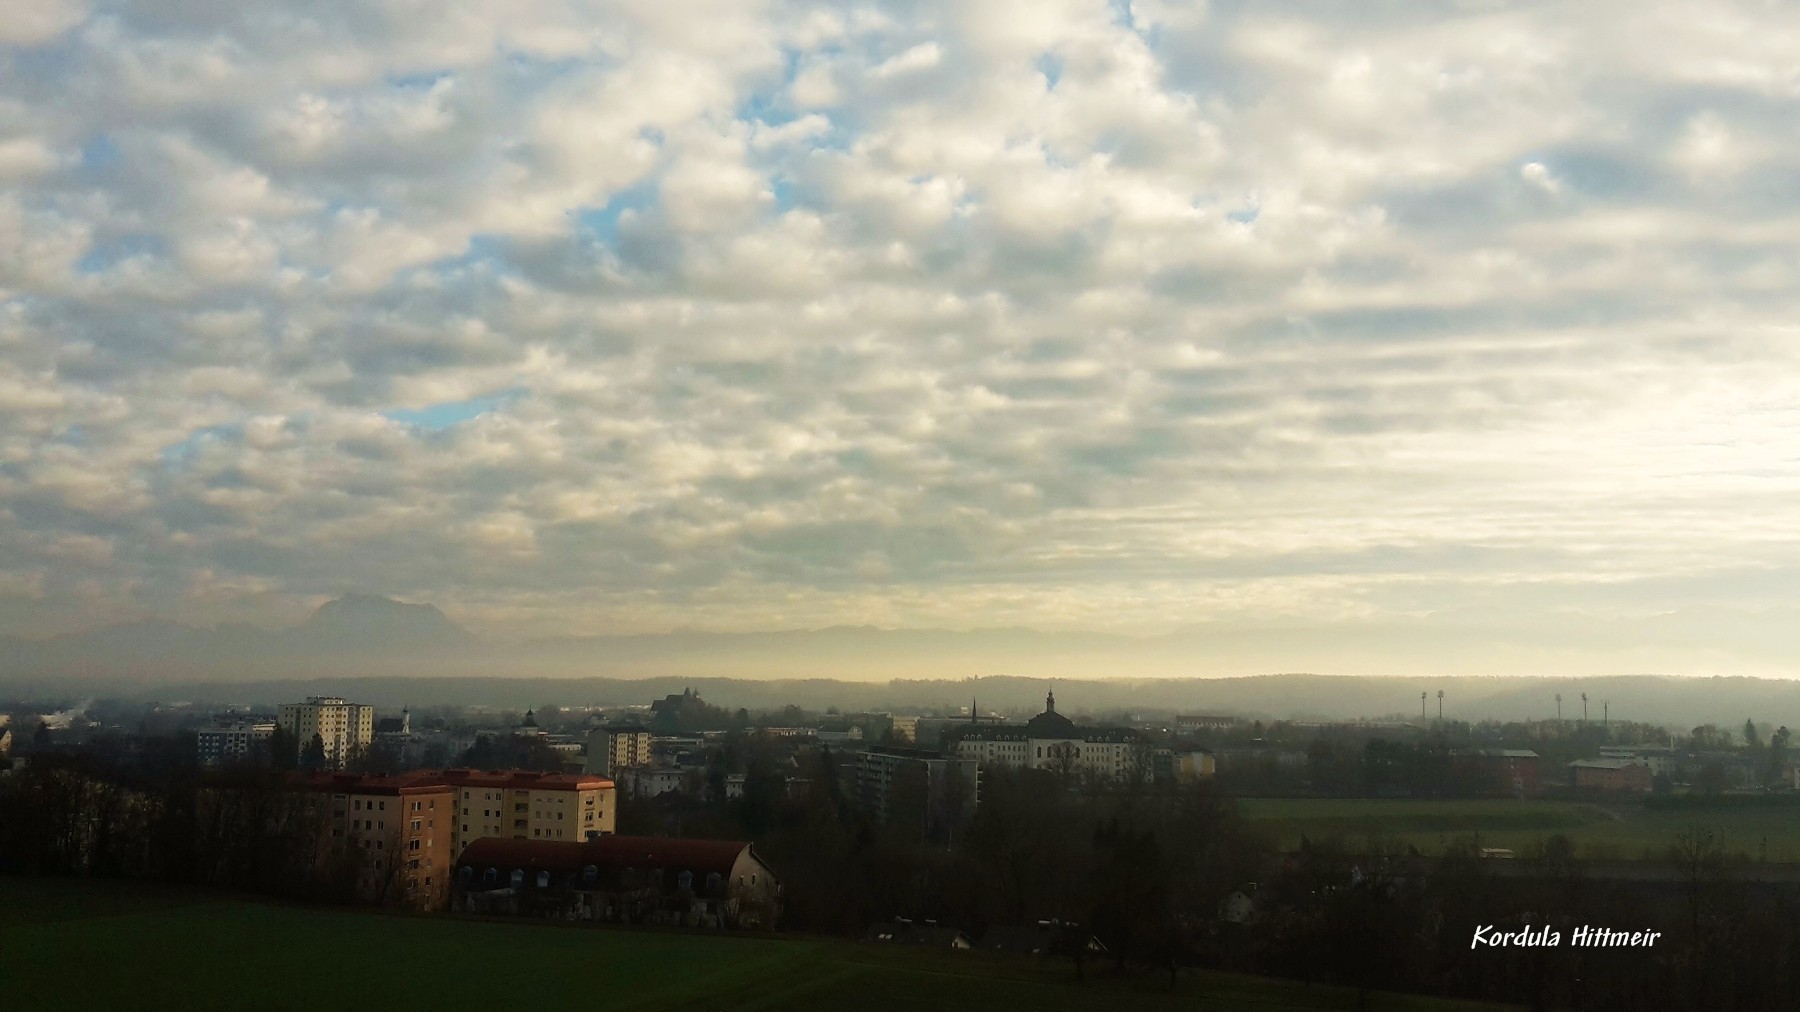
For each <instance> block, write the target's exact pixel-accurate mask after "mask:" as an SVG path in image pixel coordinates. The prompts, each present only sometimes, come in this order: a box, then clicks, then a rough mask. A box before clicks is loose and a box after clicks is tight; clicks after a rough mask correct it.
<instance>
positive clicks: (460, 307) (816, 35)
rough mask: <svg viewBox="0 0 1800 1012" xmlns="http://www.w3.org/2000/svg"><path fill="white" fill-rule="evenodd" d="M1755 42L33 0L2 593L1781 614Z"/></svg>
mask: <svg viewBox="0 0 1800 1012" xmlns="http://www.w3.org/2000/svg"><path fill="white" fill-rule="evenodd" d="M1796 53H1800V9H1797V8H1795V7H1793V6H1792V5H1788V4H1779V3H1770V2H1736V3H1733V2H1720V0H1706V2H1699V3H1684V2H1659V0H1649V2H1646V0H1633V2H1628V3H1620V2H1608V0H1591V2H1585V3H1581V4H1575V5H1572V4H1568V3H1561V2H1553V3H1518V4H1500V3H1487V2H1473V0H1471V2H1461V3H1445V4H1432V5H1421V4H1412V3H1396V2H1359V3H1354V4H1351V3H1343V4H1323V3H1304V4H1248V3H1245V4H1238V3H1224V2H1220V3H1212V4H1178V3H1170V2H1163V0H1131V2H1122V0H1114V2H1111V3H1076V2H1055V0H1032V2H1028V3H1027V2H1009V0H984V2H982V3H978V4H971V3H966V2H947V3H930V2H919V3H911V2H909V3H903V4H901V3H896V4H879V3H876V4H865V3H847V4H837V5H814V4H787V3H779V2H758V0H723V2H717V3H713V2H708V0H692V2H687V0H654V2H652V0H633V2H624V3H599V2H593V3H587V2H564V0H513V2H508V3H462V4H438V3H429V2H424V0H354V2H349V0H345V2H338V0H309V2H307V3H295V2H288V3H272V2H265V0H241V2H237V3H233V4H229V5H220V4H216V3H212V2H202V0H146V2H141V3H137V2H92V3H83V2H81V0H24V3H23V10H22V12H21V10H20V8H19V6H18V5H17V4H14V5H12V6H9V9H8V16H7V17H6V18H4V19H0V633H4V634H17V635H25V636H39V635H46V634H52V633H59V632H65V631H70V630H76V629H83V628H89V627H94V626H99V625H104V624H108V623H114V622H125V621H133V620H139V619H143V618H146V617H156V618H164V619H169V620H174V621H180V622H186V623H191V624H198V625H205V624H211V623H217V622H240V621H241V622H252V623H258V624H263V625H270V626H274V625H282V624H286V623H291V622H296V621H298V620H300V619H301V618H302V617H304V615H305V614H306V613H307V612H308V611H310V610H311V609H312V608H314V607H316V606H317V605H318V604H319V603H320V602H322V601H324V600H327V599H329V598H331V597H334V596H337V595H340V594H343V593H346V592H359V593H383V594H390V595H393V596H395V597H398V598H402V599H405V600H411V601H424V602H431V603H434V604H436V605H438V606H439V607H441V608H442V609H443V610H444V611H445V612H446V613H447V614H449V615H450V616H451V617H452V618H454V619H455V620H456V621H458V622H459V623H462V624H463V625H465V626H467V627H469V628H471V629H475V630H478V631H480V632H482V633H483V634H487V635H495V636H502V637H506V636H513V637H529V636H546V635H559V634H573V633H637V632H654V631H660V630H669V629H678V628H679V629H704V630H722V631H748V630H768V629H790V628H818V627H823V626H829V625H836V624H869V625H878V626H884V627H894V628H920V629H924V628H956V629H969V628H988V627H1027V628H1035V629H1047V630H1092V631H1104V632H1120V633H1133V634H1154V633H1161V632H1168V631H1171V630H1176V629H1181V628H1187V627H1208V628H1238V627H1244V628H1250V627H1263V626H1268V627H1279V628H1281V629H1285V630H1292V631H1294V632H1295V635H1297V636H1309V637H1313V638H1314V640H1316V642H1319V643H1329V642H1330V640H1331V637H1332V635H1333V634H1334V633H1335V632H1336V631H1348V632H1354V633H1356V634H1357V635H1361V636H1363V637H1364V639H1363V640H1361V641H1359V642H1360V643H1361V646H1359V649H1362V650H1365V651H1372V653H1369V657H1370V658H1371V659H1370V660H1368V662H1367V663H1368V664H1369V665H1370V666H1371V667H1380V666H1381V664H1382V658H1383V657H1384V656H1386V655H1384V654H1383V650H1384V649H1386V648H1384V647H1382V646H1381V643H1382V642H1383V640H1382V638H1381V635H1379V634H1380V632H1381V631H1382V630H1419V629H1430V630H1435V631H1436V632H1434V633H1433V635H1431V636H1413V635H1412V634H1411V633H1405V634H1401V633H1396V634H1395V637H1394V639H1393V641H1392V645H1391V651H1390V652H1391V658H1392V660H1393V662H1394V665H1395V667H1396V669H1397V670H1403V669H1406V668H1407V666H1408V665H1424V666H1427V667H1429V666H1431V665H1439V666H1446V665H1447V666H1454V664H1453V663H1452V662H1453V658H1454V655H1455V654H1456V653H1457V652H1458V651H1459V650H1464V649H1467V650H1473V649H1477V644H1476V640H1475V639H1468V640H1462V639H1459V638H1458V637H1459V636H1460V635H1461V634H1460V633H1457V632H1455V630H1463V629H1468V628H1479V629H1481V630H1483V633H1482V636H1481V638H1480V643H1481V644H1484V645H1483V646H1480V647H1479V648H1480V649H1489V648H1491V647H1492V646H1493V645H1494V644H1502V645H1505V644H1513V645H1515V646H1519V647H1520V648H1521V649H1523V648H1525V647H1529V646H1530V645H1531V644H1532V643H1533V642H1534V641H1535V640H1537V639H1538V638H1539V637H1540V635H1541V631H1542V630H1544V629H1547V628H1555V629H1558V630H1562V631H1563V632H1562V633H1560V634H1559V635H1565V637H1566V638H1568V639H1569V643H1570V644H1572V645H1571V646H1570V649H1571V650H1572V651H1575V653H1574V654H1570V655H1569V657H1571V658H1573V657H1575V654H1579V655H1580V657H1579V658H1577V659H1574V660H1569V659H1567V658H1565V660H1567V663H1569V664H1575V665H1577V666H1581V665H1586V666H1587V667H1588V668H1592V667H1593V666H1594V665H1596V664H1599V663H1600V662H1599V661H1597V660H1595V658H1602V657H1605V656H1607V655H1608V653H1609V652H1614V651H1625V650H1628V649H1635V648H1636V647H1638V646H1641V641H1642V637H1643V636H1644V630H1646V629H1657V628H1662V627H1663V626H1664V625H1665V624H1667V625H1668V626H1669V627H1671V628H1672V627H1674V626H1681V627H1682V628H1686V629H1689V630H1690V631H1691V633H1692V634H1691V635H1690V636H1689V638H1688V640H1687V641H1685V642H1686V644H1687V645H1686V646H1685V647H1683V649H1684V650H1688V651H1689V652H1688V653H1681V654H1679V655H1670V657H1669V659H1668V660H1669V664H1668V665H1666V666H1667V667H1671V668H1680V667H1681V665H1684V664H1686V665H1702V664H1704V665H1708V667H1707V668H1706V670H1707V671H1708V672H1713V671H1717V670H1738V669H1756V670H1762V669H1765V668H1769V667H1770V666H1771V665H1773V666H1775V667H1779V666H1780V664H1779V663H1777V662H1775V661H1769V660H1768V657H1767V656H1763V658H1762V659H1761V660H1757V659H1756V658H1754V657H1752V654H1753V653H1754V652H1755V651H1754V650H1750V649H1749V648H1748V647H1746V648H1744V649H1741V650H1740V645H1741V644H1740V641H1742V642H1750V641H1755V640H1757V638H1758V637H1759V636H1763V637H1765V638H1766V637H1775V638H1776V639H1780V637H1782V636H1785V635H1787V633H1786V632H1785V630H1786V629H1788V628H1790V627H1791V626H1792V625H1793V624H1795V620H1796V613H1795V612H1794V611H1793V610H1792V605H1791V604H1790V600H1791V589H1792V588H1793V587H1794V586H1795V585H1796V580H1797V578H1800V523H1797V521H1800V508H1797V504H1800V497H1797V493H1800V462H1797V456H1800V441H1797V440H1796V436H1795V433H1796V423H1797V422H1800V396H1797V395H1800V369H1797V368H1796V367H1797V366H1800V285H1797V284H1796V281H1800V269H1797V268H1800V264H1797V258H1800V247H1796V244H1795V242H1794V237H1795V236H1796V235H1800V148H1797V147H1795V146H1794V145H1793V144H1792V143H1788V142H1787V141H1788V139H1789V138H1792V137H1793V136H1795V135H1796V132H1797V129H1800V101H1797V99H1800V59H1797V58H1796V57H1795V55H1794V54H1796ZM1708 630H1711V631H1712V635H1711V638H1710V640H1709V638H1708ZM1727 631H1728V632H1727ZM1370 635H1373V636H1374V637H1375V638H1374V639H1373V640H1372V641H1371V640H1369V639H1368V638H1367V637H1368V636H1370ZM1314 640H1309V642H1312V641H1314ZM1371 642H1372V643H1374V644H1375V645H1374V646H1371V645H1370V643H1371ZM1782 642H1786V641H1785V640H1783V641H1782ZM1766 653H1767V651H1765V654H1766ZM1655 661H1656V658H1655V657H1650V658H1646V659H1644V663H1646V664H1652V663H1655ZM1270 663H1274V662H1273V661H1271V662H1270ZM1545 663H1550V662H1548V661H1546V662H1545ZM1558 663H1560V662H1558ZM1757 665H1762V667H1761V668H1758V667H1757Z"/></svg>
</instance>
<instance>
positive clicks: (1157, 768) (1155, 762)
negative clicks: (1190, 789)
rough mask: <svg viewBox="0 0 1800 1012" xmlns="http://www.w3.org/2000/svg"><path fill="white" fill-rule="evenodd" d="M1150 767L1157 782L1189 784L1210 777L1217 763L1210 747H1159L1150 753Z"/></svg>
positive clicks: (1215, 771) (1216, 769)
mask: <svg viewBox="0 0 1800 1012" xmlns="http://www.w3.org/2000/svg"><path fill="white" fill-rule="evenodd" d="M1150 762H1151V769H1152V771H1153V773H1154V774H1155V779H1156V781H1157V782H1158V783H1175V784H1191V783H1195V782H1197V781H1201V780H1207V779H1210V778H1211V777H1212V776H1213V774H1215V773H1217V772H1218V764H1217V762H1216V761H1215V760H1214V759H1213V754H1212V751H1211V750H1210V749H1204V748H1185V749H1167V748H1159V749H1157V750H1156V751H1155V752H1153V753H1152V754H1151V759H1150Z"/></svg>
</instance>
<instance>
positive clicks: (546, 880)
mask: <svg viewBox="0 0 1800 1012" xmlns="http://www.w3.org/2000/svg"><path fill="white" fill-rule="evenodd" d="M537 887H538V888H539V889H548V888H550V873H549V872H547V871H540V872H538V877H537Z"/></svg>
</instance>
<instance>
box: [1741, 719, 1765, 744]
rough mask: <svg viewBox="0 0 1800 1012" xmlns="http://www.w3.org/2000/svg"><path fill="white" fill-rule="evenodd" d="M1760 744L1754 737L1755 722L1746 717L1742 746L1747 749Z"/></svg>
mask: <svg viewBox="0 0 1800 1012" xmlns="http://www.w3.org/2000/svg"><path fill="white" fill-rule="evenodd" d="M1760 744H1762V742H1761V741H1759V740H1758V739H1757V736H1756V721H1754V720H1752V719H1750V718H1748V717H1746V718H1744V745H1745V746H1746V747H1748V748H1755V747H1757V746H1758V745H1760Z"/></svg>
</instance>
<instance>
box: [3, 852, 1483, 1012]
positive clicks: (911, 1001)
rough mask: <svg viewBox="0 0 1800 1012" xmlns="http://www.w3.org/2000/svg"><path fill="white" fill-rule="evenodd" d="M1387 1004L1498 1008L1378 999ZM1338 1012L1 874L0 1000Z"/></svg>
mask: <svg viewBox="0 0 1800 1012" xmlns="http://www.w3.org/2000/svg"><path fill="white" fill-rule="evenodd" d="M1369 997H1370V1001H1369V1004H1368V1005H1367V1006H1366V1007H1371V1008H1391V1009H1428V1008H1430V1009H1437V1008H1466V1009H1478V1008H1493V1007H1495V1006H1488V1005H1480V1004H1473V1003H1471V1004H1460V1005H1459V1004H1456V1003H1448V1004H1447V1003H1445V1002H1443V1001H1442V1000H1436V999H1425V998H1414V997H1408V996H1399V995H1371V996H1369ZM365 1000H374V1001H378V1002H382V1003H394V1004H404V1005H406V1006H407V1007H413V1008H434V1009H462V1008H487V1009H512V1008H518V1009H534V1010H545V1012H549V1010H555V1009H564V1008H595V1007H605V1008H607V1009H609V1010H651V1009H658V1010H660V1009H670V1010H689V1009H691V1010H701V1009H706V1010H718V1009H744V1010H757V1009H766V1010H773V1009H782V1010H794V1009H822V1008H856V1009H866V1010H871V1012H884V1010H896V1012H898V1010H913V1009H919V1010H924V1009H931V1010H940V1012H941V1010H955V1009H980V1010H983V1012H992V1010H994V1009H1008V1008H1031V1009H1034V1010H1046V1012H1054V1010H1059V1009H1070V1010H1076V1009H1080V1010H1083V1012H1091V1010H1092V1009H1093V1008H1094V1007H1095V1004H1096V1003H1097V1002H1098V1003H1109V1002H1110V1003H1119V1004H1127V1005H1129V1006H1130V1007H1132V1008H1135V1009H1149V1010H1156V1009H1239V1008H1254V1009H1270V1010H1279V1009H1331V1008H1347V1007H1352V1006H1354V1005H1355V1004H1356V994H1355V992H1353V991H1350V990H1347V989H1343V988H1337V987H1329V986H1323V985H1306V984H1303V983H1299V982H1292V981H1277V980H1268V979H1263V978H1256V977H1246V976H1238V975H1228V974H1213V973H1203V972H1198V971H1183V972H1182V975H1181V979H1180V980H1179V982H1178V983H1177V985H1176V987H1175V989H1174V990H1173V991H1171V990H1170V989H1169V986H1168V978H1167V976H1166V975H1165V974H1161V973H1153V972H1147V971H1138V972H1134V973H1131V974H1128V975H1127V976H1125V977H1122V978H1120V977H1114V976H1112V975H1111V974H1110V973H1109V972H1108V968H1107V967H1102V966H1096V965H1093V964H1090V965H1089V968H1088V973H1087V978H1086V980H1085V981H1077V980H1076V978H1075V973H1074V968H1073V966H1072V965H1071V964H1069V963H1067V962H1066V961H1060V960H1043V959H1038V958H1034V957H1027V956H1009V955H1002V954H994V953H982V952H948V951H944V952H939V951H923V950H912V949H895V948H885V947H881V946H876V945H869V944H861V943H855V942H847V941H838V940H829V939H817V938H794V937H784V936H768V935H765V936H755V935H717V934H682V933H675V932H665V931H649V930H634V929H623V928H611V927H596V926H586V925H582V926H577V925H562V924H546V923H538V922H519V921H481V920H468V919H460V918H453V917H449V916H442V915H440V916H422V915H415V916H406V915H395V914H382V913H375V912H371V911H365V910H338V909H325V908H309V907H298V906H288V905H282V904H276V903H268V902H263V901H259V900H251V899H244V898H235V897H221V896H216V895H208V894H202V893H194V892H189V891H183V890H180V889H172V888H157V887H149V886H136V885H130V884H122V883H108V882H97V881H92V880H88V881H71V880H47V879H19V878H4V877H0V1007H4V1008H6V1009H8V1010H9V1012H15V1010H39V1009H45V1010H48V1009H70V1008H131V1009H155V1008H170V1009H183V1010H205V1009H255V1010H258V1012H280V1010H286V1009H315V1008H325V1007H335V1006H338V1005H346V1004H361V1003H362V1002H363V1001H365Z"/></svg>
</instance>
